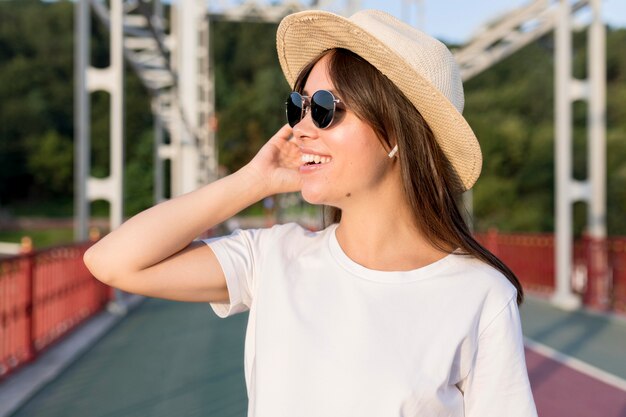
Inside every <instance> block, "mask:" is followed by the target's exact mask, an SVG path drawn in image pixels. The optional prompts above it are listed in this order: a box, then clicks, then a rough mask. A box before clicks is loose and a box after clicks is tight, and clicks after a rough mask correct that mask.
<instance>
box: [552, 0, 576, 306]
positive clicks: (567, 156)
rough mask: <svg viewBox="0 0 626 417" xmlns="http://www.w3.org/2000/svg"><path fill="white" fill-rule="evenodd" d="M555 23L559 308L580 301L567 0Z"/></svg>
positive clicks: (556, 297)
mask: <svg viewBox="0 0 626 417" xmlns="http://www.w3.org/2000/svg"><path fill="white" fill-rule="evenodd" d="M557 19H558V23H557V25H556V29H555V38H556V49H555V65H554V68H555V72H554V78H555V113H556V126H555V128H556V129H555V130H556V137H555V145H554V153H555V158H556V173H555V174H556V175H555V191H556V205H555V206H556V212H555V218H556V221H555V222H556V233H555V235H556V239H555V242H556V245H555V259H556V268H555V272H556V291H555V293H554V295H553V297H552V302H553V303H554V304H555V305H557V306H559V307H561V308H563V309H568V310H571V309H576V308H578V307H580V304H581V301H580V298H578V297H577V296H576V295H574V294H573V293H572V290H571V284H570V277H571V274H572V205H571V202H572V195H571V194H570V191H571V181H570V180H571V177H572V103H571V96H570V91H571V85H572V79H571V78H572V31H571V5H570V2H569V0H560V4H559V11H558V17H557Z"/></svg>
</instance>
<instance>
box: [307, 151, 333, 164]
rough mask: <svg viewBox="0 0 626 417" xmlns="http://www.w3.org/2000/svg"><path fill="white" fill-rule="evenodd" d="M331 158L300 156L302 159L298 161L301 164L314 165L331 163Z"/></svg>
mask: <svg viewBox="0 0 626 417" xmlns="http://www.w3.org/2000/svg"><path fill="white" fill-rule="evenodd" d="M331 159H332V158H331V157H330V156H320V155H312V154H306V153H304V154H302V157H301V158H300V160H301V161H302V162H305V163H308V162H314V163H316V164H326V163H328V162H330V161H331Z"/></svg>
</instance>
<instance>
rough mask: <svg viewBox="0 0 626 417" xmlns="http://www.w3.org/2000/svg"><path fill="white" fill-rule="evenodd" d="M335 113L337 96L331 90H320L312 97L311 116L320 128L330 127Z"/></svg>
mask: <svg viewBox="0 0 626 417" xmlns="http://www.w3.org/2000/svg"><path fill="white" fill-rule="evenodd" d="M334 115H335V97H334V96H333V95H332V94H331V93H330V91H326V90H319V91H317V92H316V93H315V94H313V97H311V117H312V118H313V121H315V123H316V124H317V126H318V127H319V128H320V129H324V128H325V127H328V126H329V125H330V124H331V122H332V121H333V117H334Z"/></svg>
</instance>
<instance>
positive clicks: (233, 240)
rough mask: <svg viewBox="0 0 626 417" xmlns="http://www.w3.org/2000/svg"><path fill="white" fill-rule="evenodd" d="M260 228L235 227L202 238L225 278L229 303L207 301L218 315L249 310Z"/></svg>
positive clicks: (253, 286)
mask: <svg viewBox="0 0 626 417" xmlns="http://www.w3.org/2000/svg"><path fill="white" fill-rule="evenodd" d="M261 231H262V229H254V230H241V229H237V230H235V231H234V232H233V233H232V234H230V235H227V236H221V237H217V238H211V239H203V242H205V243H206V244H207V245H209V247H210V248H211V249H212V250H213V252H214V253H215V256H216V257H217V260H218V261H219V263H220V266H221V267H222V270H223V271H224V277H225V278H226V285H227V287H228V296H229V302H213V303H210V305H211V307H212V308H213V311H214V312H215V314H217V315H218V316H219V317H221V318H224V317H228V316H232V315H234V314H237V313H241V312H244V311H247V310H249V309H250V305H251V304H252V299H253V298H254V293H255V284H256V276H257V264H258V259H259V236H260V234H261Z"/></svg>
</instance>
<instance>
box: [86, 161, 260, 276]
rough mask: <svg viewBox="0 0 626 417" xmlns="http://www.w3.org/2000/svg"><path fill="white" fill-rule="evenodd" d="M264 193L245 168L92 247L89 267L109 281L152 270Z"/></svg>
mask: <svg viewBox="0 0 626 417" xmlns="http://www.w3.org/2000/svg"><path fill="white" fill-rule="evenodd" d="M266 194H268V193H267V190H266V188H265V187H264V185H263V182H262V181H261V180H260V179H259V178H258V177H257V176H256V175H255V174H254V172H253V171H251V170H248V169H246V168H243V169H242V170H240V171H237V172H236V173H234V174H232V175H229V176H227V177H225V178H222V179H220V180H218V181H215V182H213V183H211V184H208V185H206V186H204V187H202V188H199V189H198V190H196V191H193V192H190V193H188V194H185V195H182V196H180V197H177V198H174V199H172V200H169V201H165V202H163V203H161V204H158V205H156V206H154V207H152V208H150V209H148V210H145V211H143V212H141V213H139V214H137V215H136V216H134V217H133V218H131V219H129V220H128V221H126V222H125V223H124V224H123V225H122V226H120V227H119V228H118V229H116V230H114V231H112V232H111V233H109V234H108V235H107V236H105V237H104V238H103V239H102V240H101V241H99V242H98V243H97V244H95V245H94V246H93V247H92V248H90V249H89V251H88V252H87V253H86V254H85V263H86V264H87V265H88V267H89V269H90V270H91V271H92V272H93V273H94V275H96V276H97V277H98V278H99V279H102V280H105V281H106V280H110V279H112V278H113V277H115V276H117V275H120V274H124V273H127V272H134V271H139V270H142V269H144V268H148V267H150V266H153V265H155V264H157V263H159V262H160V261H162V260H164V259H166V258H168V257H169V256H171V255H173V254H175V253H177V252H178V251H180V250H181V249H183V248H185V247H186V246H187V245H189V243H190V242H191V241H192V240H193V239H194V238H196V237H197V236H198V235H200V234H201V233H202V232H204V231H205V230H207V229H209V228H211V227H213V226H215V225H216V224H218V223H220V222H222V221H224V220H226V219H228V218H229V217H231V216H233V215H235V214H237V213H238V212H239V211H241V210H242V209H244V208H246V207H248V206H249V205H251V204H253V203H255V202H257V201H259V200H261V199H262V198H263V197H265V196H266Z"/></svg>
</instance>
